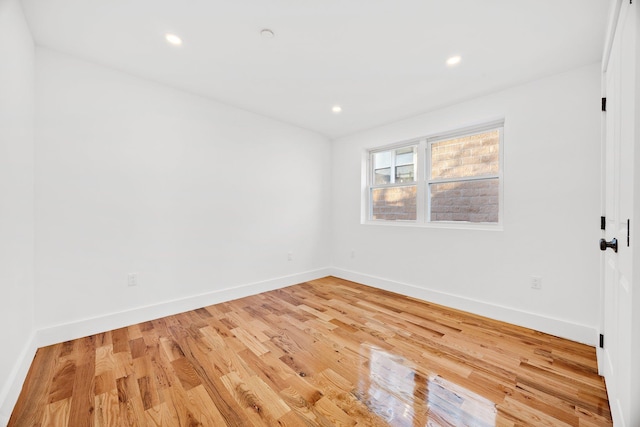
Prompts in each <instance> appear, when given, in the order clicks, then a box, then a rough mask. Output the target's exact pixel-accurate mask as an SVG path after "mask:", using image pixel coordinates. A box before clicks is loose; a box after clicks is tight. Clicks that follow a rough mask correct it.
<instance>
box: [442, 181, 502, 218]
mask: <svg viewBox="0 0 640 427" xmlns="http://www.w3.org/2000/svg"><path fill="white" fill-rule="evenodd" d="M430 191H431V221H468V222H498V200H499V192H500V188H499V180H498V179H497V178H492V179H482V180H478V181H466V182H449V183H443V184H431V185H430Z"/></svg>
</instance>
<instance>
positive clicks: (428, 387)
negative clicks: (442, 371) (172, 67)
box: [355, 345, 496, 427]
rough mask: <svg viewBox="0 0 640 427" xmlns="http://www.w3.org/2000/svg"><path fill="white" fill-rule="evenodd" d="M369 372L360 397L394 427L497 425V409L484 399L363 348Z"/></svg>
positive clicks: (403, 361) (361, 381)
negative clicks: (367, 360) (366, 356)
mask: <svg viewBox="0 0 640 427" xmlns="http://www.w3.org/2000/svg"><path fill="white" fill-rule="evenodd" d="M363 347H364V348H363V350H365V353H363V354H368V355H369V366H368V368H369V369H368V372H367V371H366V370H363V371H362V372H363V374H362V375H361V377H360V379H359V384H358V386H359V387H358V390H357V392H356V393H355V394H356V395H357V397H358V398H359V399H360V400H361V401H362V402H364V403H365V404H366V405H367V407H369V409H370V410H371V411H373V412H374V413H376V414H377V415H378V416H380V417H381V418H382V419H384V420H385V421H386V422H387V423H389V425H391V426H394V427H425V426H429V427H432V426H433V427H435V426H454V427H460V426H474V427H476V426H477V427H485V426H486V427H489V426H495V421H496V407H495V404H494V403H493V402H491V401H490V400H488V399H485V398H484V397H482V396H480V395H478V394H476V393H474V392H472V391H470V390H467V389H465V388H464V387H461V386H459V385H457V384H454V383H452V382H450V381H448V380H446V379H444V378H442V377H440V376H439V375H437V374H432V375H429V377H425V376H423V375H421V374H420V373H418V372H416V370H415V369H414V367H413V364H412V363H411V362H410V361H408V360H406V359H404V358H403V357H401V356H398V355H394V354H390V353H388V352H386V351H384V350H381V349H379V348H376V347H373V346H370V345H363Z"/></svg>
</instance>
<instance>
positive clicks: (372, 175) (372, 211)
mask: <svg viewBox="0 0 640 427" xmlns="http://www.w3.org/2000/svg"><path fill="white" fill-rule="evenodd" d="M502 133H503V123H502V121H500V122H493V123H489V124H486V125H483V126H476V127H473V128H466V129H460V130H457V131H453V132H449V133H445V134H441V135H437V136H436V135H434V136H428V137H423V138H421V139H418V140H416V141H412V142H410V143H406V144H401V145H394V146H391V147H386V148H383V149H375V150H371V151H369V163H368V164H369V171H368V172H369V173H368V192H367V194H368V200H367V205H368V216H367V219H368V220H371V221H398V222H408V223H443V224H446V223H456V224H463V223H466V224H500V223H501V212H502V209H501V205H502V200H501V197H502V155H501V153H502Z"/></svg>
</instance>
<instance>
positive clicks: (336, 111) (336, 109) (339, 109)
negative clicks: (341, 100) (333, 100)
mask: <svg viewBox="0 0 640 427" xmlns="http://www.w3.org/2000/svg"><path fill="white" fill-rule="evenodd" d="M331 111H332V112H333V114H340V113H342V107H341V106H339V105H334V106H333V107H331Z"/></svg>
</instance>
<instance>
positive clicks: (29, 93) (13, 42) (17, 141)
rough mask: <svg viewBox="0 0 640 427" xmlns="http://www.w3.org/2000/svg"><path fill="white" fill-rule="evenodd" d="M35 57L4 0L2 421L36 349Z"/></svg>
mask: <svg viewBox="0 0 640 427" xmlns="http://www.w3.org/2000/svg"><path fill="white" fill-rule="evenodd" d="M33 62H34V47H33V40H32V39H31V34H30V33H29V29H28V28H27V25H26V22H25V18H24V15H23V13H22V9H21V6H20V4H19V3H18V2H17V1H16V0H0V260H1V261H0V289H2V295H1V298H0V325H2V328H0V342H2V351H0V425H2V424H3V422H6V421H7V419H8V416H9V414H10V411H11V407H12V405H13V403H15V401H14V400H13V399H12V398H15V391H14V392H13V394H12V393H11V390H10V388H11V384H12V382H13V379H14V378H15V377H16V376H18V375H19V371H20V370H21V369H22V368H23V366H22V365H23V364H22V360H23V359H24V358H25V357H26V358H29V360H28V361H27V363H30V361H31V359H30V356H32V355H33V354H29V351H28V347H29V343H30V342H31V339H32V334H33V288H34V285H33V245H34V237H33V114H34V113H33V110H34V94H33V91H34V77H33V74H34V73H33ZM9 394H12V396H11V397H12V398H8V395H9ZM5 399H8V400H5Z"/></svg>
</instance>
